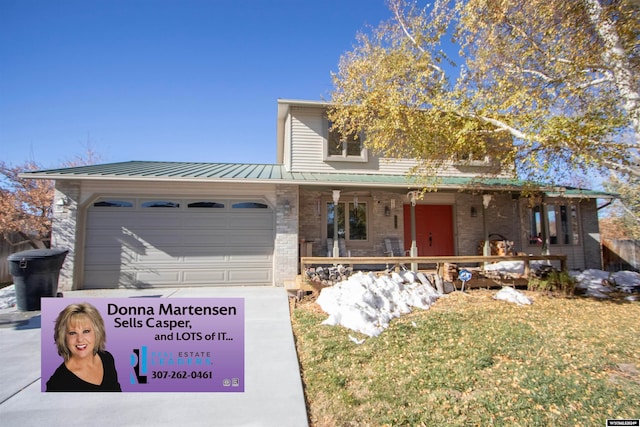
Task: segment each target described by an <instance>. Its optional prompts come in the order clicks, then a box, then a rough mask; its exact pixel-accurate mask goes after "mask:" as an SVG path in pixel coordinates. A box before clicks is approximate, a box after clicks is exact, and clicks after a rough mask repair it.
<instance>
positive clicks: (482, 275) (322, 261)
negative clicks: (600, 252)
mask: <svg viewBox="0 0 640 427" xmlns="http://www.w3.org/2000/svg"><path fill="white" fill-rule="evenodd" d="M501 261H515V262H522V263H523V266H524V268H523V273H522V274H510V275H509V280H510V281H511V284H513V285H516V286H519V285H522V286H524V285H526V284H527V282H528V280H529V278H530V277H531V276H532V272H533V271H534V269H533V268H532V265H531V264H532V262H533V261H542V262H543V263H545V265H549V266H551V267H553V268H555V269H557V270H559V271H567V256H566V255H507V256H504V255H495V256H494V255H492V256H481V255H473V256H467V255H462V256H460V255H458V256H418V257H411V256H390V257H380V256H373V257H309V256H306V257H301V258H300V271H301V273H302V277H303V278H305V276H306V272H307V271H308V269H309V268H310V267H312V266H328V265H329V266H331V265H333V266H336V265H343V266H345V265H346V266H357V268H358V269H360V270H368V271H374V272H375V271H383V270H396V271H397V270H400V269H410V270H411V271H414V272H433V273H434V274H435V275H437V276H439V277H440V278H441V279H443V281H444V282H449V283H454V285H453V286H454V287H455V282H460V281H459V279H458V275H457V271H458V268H460V269H462V268H464V269H467V270H470V271H472V272H477V273H479V274H473V277H472V279H471V280H469V283H468V284H467V286H466V287H467V288H469V287H491V285H492V284H494V285H497V284H498V282H496V281H495V279H496V277H493V278H492V277H491V276H492V274H487V271H488V270H485V266H486V265H488V264H491V263H496V262H501ZM363 266H365V267H366V266H370V267H371V268H362V267H363ZM381 266H384V268H381ZM448 266H455V267H454V271H453V272H452V271H451V270H450V269H449V268H447V267H448ZM354 270H355V268H354ZM304 282H305V280H304V279H303V280H299V281H298V286H299V287H300V288H302V289H304V288H305V287H306V286H308V284H307V285H306V286H305V283H304ZM500 282H501V281H500Z"/></svg>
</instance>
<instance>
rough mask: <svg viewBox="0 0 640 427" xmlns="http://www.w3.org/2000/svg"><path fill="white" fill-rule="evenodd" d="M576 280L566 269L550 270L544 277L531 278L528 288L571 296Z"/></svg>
mask: <svg viewBox="0 0 640 427" xmlns="http://www.w3.org/2000/svg"><path fill="white" fill-rule="evenodd" d="M575 287H576V281H575V279H573V278H572V277H571V276H569V273H567V272H566V271H555V270H554V271H550V272H548V273H547V274H545V275H543V276H542V277H532V278H531V279H529V283H528V284H527V289H528V290H530V291H536V292H547V293H549V294H553V295H563V296H571V295H573V292H574V290H575Z"/></svg>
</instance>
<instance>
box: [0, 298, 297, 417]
mask: <svg viewBox="0 0 640 427" xmlns="http://www.w3.org/2000/svg"><path fill="white" fill-rule="evenodd" d="M145 296H155V297H158V296H161V297H165V298H198V297H207V298H231V297H240V298H245V310H246V315H245V383H246V387H245V392H244V393H42V392H41V391H40V387H41V383H40V382H41V378H40V312H18V311H17V310H15V309H10V310H9V309H4V310H1V311H0V343H2V351H0V424H2V425H5V426H21V427H22V426H39V427H40V426H43V425H46V426H65V427H66V426H69V425H91V426H151V425H153V426H225V427H227V426H278V427H281V426H291V427H299V426H300V427H301V426H306V425H307V414H306V409H305V401H304V394H303V390H302V382H301V380H300V373H299V368H298V359H297V355H296V351H295V346H294V341H293V334H292V331H291V323H290V319H289V305H288V299H287V293H286V290H285V289H283V288H276V287H235V288H234V287H219V288H218V287H208V288H171V289H163V288H153V289H143V290H135V289H131V290H130V289H112V290H93V291H73V292H66V293H65V297H90V298H94V297H145Z"/></svg>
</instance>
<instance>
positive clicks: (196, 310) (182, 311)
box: [107, 303, 236, 316]
mask: <svg viewBox="0 0 640 427" xmlns="http://www.w3.org/2000/svg"><path fill="white" fill-rule="evenodd" d="M107 314H108V315H109V316H113V315H114V314H119V315H121V316H124V315H134V316H155V315H156V314H158V315H160V316H162V315H166V316H187V315H191V316H235V315H236V307H235V306H213V307H208V306H205V307H200V306H193V305H189V306H181V305H173V304H172V303H168V304H163V303H160V307H159V308H158V313H156V312H155V309H154V308H153V307H152V306H147V307H144V306H127V307H121V306H119V305H117V304H113V303H109V304H107Z"/></svg>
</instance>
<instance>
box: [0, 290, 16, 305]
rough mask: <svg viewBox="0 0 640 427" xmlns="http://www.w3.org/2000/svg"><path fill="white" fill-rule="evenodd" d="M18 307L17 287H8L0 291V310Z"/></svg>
mask: <svg viewBox="0 0 640 427" xmlns="http://www.w3.org/2000/svg"><path fill="white" fill-rule="evenodd" d="M15 305H16V288H15V286H13V285H11V286H6V287H4V288H2V289H0V309H3V308H11V307H15Z"/></svg>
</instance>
